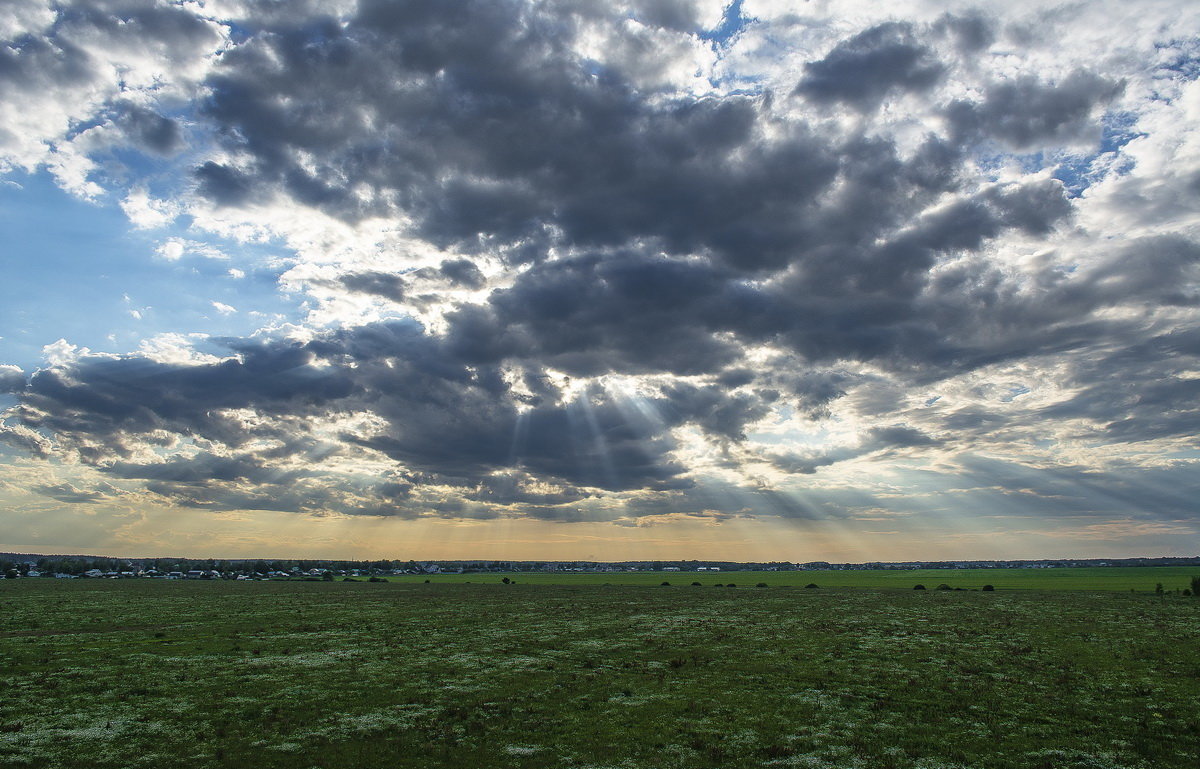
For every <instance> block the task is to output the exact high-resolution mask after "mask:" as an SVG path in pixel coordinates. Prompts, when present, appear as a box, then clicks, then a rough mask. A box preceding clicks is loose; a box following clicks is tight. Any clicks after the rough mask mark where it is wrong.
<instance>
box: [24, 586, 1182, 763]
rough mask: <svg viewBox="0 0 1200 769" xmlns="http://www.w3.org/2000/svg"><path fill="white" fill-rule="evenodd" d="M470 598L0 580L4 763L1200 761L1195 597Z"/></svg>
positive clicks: (455, 592)
mask: <svg viewBox="0 0 1200 769" xmlns="http://www.w3.org/2000/svg"><path fill="white" fill-rule="evenodd" d="M812 574H813V573H811V572H809V573H805V575H806V576H808V577H809V578H811V575H812ZM818 574H819V573H818ZM828 574H829V575H830V576H835V575H836V576H839V577H854V576H861V575H863V574H864V573H862V572H859V573H854V572H842V573H837V572H830V573H828ZM936 574H937V575H939V577H941V578H940V579H938V580H936V581H935V580H932V579H928V578H923V579H925V581H926V582H927V586H929V587H933V586H934V585H936V584H937V582H939V581H945V582H947V583H948V584H951V585H952V586H956V585H957V583H958V580H957V579H946V578H945V575H947V574H949V575H951V576H953V573H948V572H936ZM474 576H475V580H473V584H471V585H465V584H444V583H443V584H439V583H437V582H431V583H430V584H424V582H423V580H422V581H419V582H415V583H411V582H405V583H399V582H395V581H393V582H390V583H387V584H378V583H376V584H372V583H345V582H334V583H321V582H240V583H239V582H200V581H196V582H188V581H182V582H166V581H139V580H129V581H106V580H105V581H101V580H94V581H82V580H80V581H65V580H62V581H59V580H5V581H0V692H3V696H0V766H3V767H30V768H33V767H37V768H38V769H41V768H42V767H52V768H54V769H58V768H59V767H61V768H62V769H73V768H74V767H79V768H80V769H83V768H84V767H86V769H109V768H112V769H116V768H117V767H121V768H129V769H140V768H144V769H162V768H163V767H210V766H211V767H253V768H254V769H274V768H276V767H278V768H279V769H284V768H286V769H293V768H295V767H299V768H301V769H310V768H311V767H320V768H321V769H341V768H343V767H344V768H346V769H351V768H354V769H374V768H375V767H378V768H379V769H384V767H388V768H392V767H426V768H429V767H513V768H518V767H528V768H530V769H534V768H541V767H564V768H570V769H583V768H584V767H591V768H593V769H598V768H600V767H605V768H611V769H640V768H641V767H645V768H646V769H665V768H667V767H680V768H685V767H760V766H798V767H813V768H816V767H831V768H838V769H841V768H845V769H876V768H881V769H950V768H952V767H953V768H958V769H989V768H992V767H995V768H997V769H999V768H1004V769H1009V768H1011V769H1030V768H1032V769H1119V768H1124V769H1134V768H1136V769H1163V768H1166V769H1170V768H1173V767H1180V768H1181V769H1182V768H1184V767H1187V768H1188V769H1193V768H1194V767H1196V766H1198V765H1200V655H1198V654H1197V653H1196V639H1197V637H1198V635H1200V633H1198V631H1200V599H1193V598H1190V597H1184V596H1180V595H1174V594H1167V595H1164V596H1156V595H1153V594H1147V593H1145V592H1138V593H1130V592H1128V587H1125V588H1124V589H1122V588H1114V589H1113V590H1110V591H1109V592H1099V591H1093V592H1089V591H1078V590H1077V591H1066V590H1058V591H1054V590H1003V589H1000V590H997V591H996V592H991V593H989V592H956V591H935V590H929V591H924V592H922V591H913V590H911V589H909V587H910V584H909V583H911V582H912V581H913V579H912V577H913V574H912V573H911V572H910V573H907V574H906V576H907V579H905V580H904V581H903V583H902V585H901V588H902V589H844V588H834V589H830V588H822V589H820V590H808V589H804V588H803V587H787V586H782V585H775V586H772V587H769V588H765V589H764V588H755V587H749V586H741V585H742V584H753V582H751V579H747V577H746V576H745V575H737V576H736V577H735V579H736V580H737V581H738V582H739V587H736V588H723V589H718V588H715V587H690V586H676V585H673V586H671V587H661V586H658V585H657V583H655V584H653V585H649V586H647V585H618V584H611V585H609V586H607V587H606V586H604V585H602V584H599V585H597V584H576V585H555V584H532V583H533V579H531V578H529V576H530V575H520V576H518V577H517V579H518V584H515V585H503V584H499V582H498V578H497V577H496V576H495V575H487V576H488V579H487V584H478V582H479V578H480V575H474ZM588 576H589V577H590V576H591V575H588ZM605 576H615V575H605ZM629 576H645V575H629ZM657 576H658V577H659V581H661V576H662V575H657ZM677 576H678V575H674V574H673V575H671V578H672V579H675V578H676V577H677ZM682 576H683V578H685V579H686V578H687V577H690V576H691V575H682ZM708 576H709V577H710V578H711V580H710V581H712V582H715V581H729V580H730V579H731V574H729V573H724V574H722V575H721V576H720V577H716V575H708ZM777 576H779V577H780V578H782V577H785V576H786V577H787V578H788V579H793V578H794V577H795V576H796V575H793V574H787V575H784V574H779V575H777ZM990 576H991V577H992V579H991V580H990V581H992V582H993V583H994V584H996V585H997V587H998V588H999V587H1000V586H1001V585H1002V584H1004V582H1003V580H1001V579H999V578H998V577H997V576H996V573H994V572H990ZM1039 576H1040V575H1039ZM1053 576H1056V575H1046V579H1050V578H1052V577H1053ZM1144 576H1145V575H1138V576H1137V577H1136V579H1138V580H1141V579H1143V578H1144ZM1081 579H1086V577H1081ZM610 581H612V582H614V583H615V581H616V580H610ZM687 581H688V582H690V581H691V580H690V579H689V580H687ZM753 581H754V582H757V581H767V582H770V581H771V579H770V575H768V576H762V577H761V578H758V577H755V578H753ZM813 581H816V582H818V583H821V582H829V580H826V579H821V578H818V579H815V580H813ZM1157 581H1162V582H1164V586H1165V587H1167V588H1168V589H1173V588H1174V587H1178V586H1179V585H1174V584H1170V583H1169V582H1168V578H1167V577H1165V576H1163V577H1161V578H1160V579H1158V580H1157ZM930 582H932V583H933V584H928V583H930ZM805 584H807V580H806V581H805ZM830 584H832V583H830ZM1055 584H1058V583H1055ZM1062 584H1066V583H1062ZM1138 584H1142V583H1140V582H1139V583H1138ZM961 586H962V587H974V585H972V584H971V583H969V582H968V581H966V580H965V579H964V580H963V582H962V584H961ZM1041 586H1042V587H1045V584H1042V585H1041ZM1152 586H1153V585H1151V587H1152Z"/></svg>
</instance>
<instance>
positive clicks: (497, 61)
mask: <svg viewBox="0 0 1200 769" xmlns="http://www.w3.org/2000/svg"><path fill="white" fill-rule="evenodd" d="M576 23H577V21H576V19H575V17H574V16H573V15H572V14H570V13H567V12H565V11H563V10H562V9H561V8H560V7H559V6H555V5H553V4H551V5H549V6H546V7H544V8H543V7H539V8H537V9H535V8H529V7H521V6H512V5H505V4H498V3H491V2H466V1H465V0H455V1H453V2H438V3H424V2H408V3H404V2H397V3H376V2H367V3H363V4H361V5H360V7H359V13H358V15H357V16H355V17H353V18H352V19H351V20H350V21H349V23H348V24H346V25H344V26H343V25H339V24H336V23H333V22H331V21H329V22H314V23H312V24H310V25H309V26H307V27H306V28H304V29H303V30H298V29H279V30H274V31H271V32H263V33H262V34H260V35H258V36H256V37H255V38H253V39H252V40H250V41H248V42H247V43H245V44H243V45H241V46H238V47H237V48H236V49H234V50H232V51H230V52H229V53H228V54H227V55H226V56H225V57H224V58H223V60H222V66H221V67H220V68H219V69H218V70H217V72H216V73H215V74H214V76H213V77H212V78H211V81H210V85H211V87H212V94H213V95H212V98H211V101H210V103H209V105H208V108H207V115H208V117H209V118H210V119H212V120H213V121H215V123H216V124H217V125H218V126H219V127H220V129H221V131H222V133H223V135H225V136H227V137H230V148H231V149H233V150H236V151H237V152H239V153H241V154H242V155H243V156H244V157H246V158H248V160H247V161H246V162H242V161H239V162H238V163H237V164H236V165H234V164H230V163H224V164H218V163H216V162H212V163H209V164H206V165H204V166H201V167H200V168H199V169H198V170H197V177H198V180H199V182H200V191H201V193H202V194H205V195H207V196H209V197H211V198H212V199H213V200H214V201H216V202H219V203H222V204H226V205H232V204H236V203H238V202H241V201H243V200H245V199H247V196H248V195H251V194H266V193H267V192H275V191H282V192H284V193H285V194H287V195H290V196H292V197H293V198H294V199H296V200H298V201H301V202H304V203H306V204H309V205H313V206H316V207H319V208H321V209H322V210H325V211H327V212H329V213H332V214H334V215H336V216H341V217H344V218H347V219H356V218H358V217H361V216H364V215H367V214H372V213H389V212H390V211H391V210H392V209H391V208H390V206H392V205H393V203H391V202H388V201H394V205H398V206H399V207H400V208H401V209H403V210H404V211H405V212H406V213H407V214H408V215H410V216H413V217H415V219H416V221H417V223H418V227H419V230H420V232H421V233H422V234H423V235H424V236H425V237H427V238H429V239H430V240H432V241H434V242H436V243H438V244H442V245H450V244H454V245H456V246H457V247H458V248H461V249H467V248H477V247H479V246H480V245H481V240H480V239H481V238H482V239H484V240H483V241H482V243H486V244H488V245H489V247H495V248H499V247H506V248H509V249H511V250H510V251H508V253H509V255H510V257H512V258H516V259H520V260H527V259H534V258H539V254H538V253H537V250H535V251H534V252H533V253H529V252H528V251H527V250H525V249H523V248H522V244H527V243H529V242H533V243H538V242H546V239H547V238H550V239H551V240H553V241H558V240H565V242H567V243H569V244H571V245H575V246H601V247H607V246H616V245H620V244H624V243H627V242H629V241H630V240H632V239H652V240H654V241H656V242H660V243H661V244H662V246H663V247H664V248H666V249H668V250H669V251H671V252H674V253H692V252H698V251H712V252H714V253H717V254H719V255H720V256H722V257H723V258H725V259H727V260H729V261H730V262H731V263H737V264H739V265H742V266H744V267H747V268H758V267H759V266H761V265H767V264H775V265H778V264H781V263H782V262H784V261H786V259H787V256H788V253H789V251H790V250H791V249H793V248H794V247H795V246H796V244H797V242H798V240H799V239H802V238H803V237H804V233H803V232H802V231H800V230H798V229H797V225H798V222H799V219H800V217H801V215H802V213H803V211H804V209H805V207H806V206H808V205H810V204H811V203H812V201H813V200H814V198H815V196H816V195H818V194H819V193H820V192H821V191H822V190H823V189H825V188H826V187H827V186H828V185H829V184H830V183H831V182H832V181H833V180H834V178H835V176H836V174H837V172H838V160H837V157H836V156H835V154H834V152H833V150H832V149H831V148H830V147H828V146H827V145H826V144H825V143H824V142H823V141H821V140H819V139H817V138H815V137H813V136H810V135H809V134H808V133H807V132H806V131H805V130H804V127H803V126H802V125H795V126H792V127H791V128H789V129H788V130H787V133H786V135H784V136H782V137H780V138H777V139H774V140H772V141H770V142H765V141H762V140H761V138H760V137H759V133H760V132H761V130H762V128H763V126H762V124H761V108H762V101H761V98H757V97H749V96H731V97H726V98H723V99H715V98H701V99H697V98H673V99H668V100H660V99H659V100H652V99H649V98H647V97H646V95H644V94H641V93H639V92H638V91H637V90H636V89H635V88H634V87H633V86H632V85H631V84H630V83H627V82H625V81H623V80H621V79H620V78H619V77H617V76H616V75H613V74H600V75H596V74H594V73H593V72H591V71H589V69H588V67H587V66H586V63H585V62H583V61H580V60H579V59H578V58H577V56H576V55H575V54H574V53H573V52H572V51H571V50H570V49H569V48H568V47H567V46H566V43H567V42H569V40H570V36H571V35H572V33H573V32H572V30H573V28H574V26H575V25H576ZM778 127H779V126H776V129H777V128H778ZM302 153H303V154H305V155H306V156H307V157H308V158H310V160H312V159H315V162H316V167H315V168H314V167H312V165H306V164H304V163H302V162H301V161H300V160H299V158H300V156H301V154H302ZM337 180H353V188H352V187H351V185H349V184H347V183H343V182H339V181H337ZM364 190H366V191H367V192H368V193H369V194H367V195H365V196H364V194H363V191H364ZM767 201H772V202H771V203H770V204H769V205H764V204H765V203H766V202H767ZM548 225H552V227H553V230H554V231H556V232H557V233H559V234H557V235H554V234H548V230H547V226H548ZM540 250H543V251H544V248H543V249H540Z"/></svg>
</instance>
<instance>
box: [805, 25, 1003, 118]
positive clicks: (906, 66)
mask: <svg viewBox="0 0 1200 769" xmlns="http://www.w3.org/2000/svg"><path fill="white" fill-rule="evenodd" d="M978 37H979V35H978V33H976V34H975V38H976V39H978ZM943 73H944V67H943V66H942V65H941V63H940V62H938V61H937V60H936V58H935V57H934V55H933V52H932V51H931V50H930V49H929V48H927V47H926V46H924V45H922V44H921V43H920V42H919V41H918V39H917V36H916V34H915V32H914V29H913V27H912V25H911V24H907V23H905V22H888V23H885V24H880V25H878V26H875V27H871V28H870V29H867V30H864V31H863V32H860V33H858V34H857V35H854V36H853V37H850V38H848V39H846V40H843V41H841V42H839V43H838V44H837V45H835V46H834V47H833V50H832V51H830V52H829V54H828V55H827V56H826V57H825V58H823V59H821V60H820V61H815V62H811V63H809V64H808V65H806V66H805V68H804V77H803V78H802V79H801V80H800V83H799V85H797V86H796V90H795V93H797V94H801V95H803V96H805V97H806V98H808V99H810V100H812V101H814V102H816V103H818V104H822V103H831V102H840V103H843V104H847V105H849V106H852V107H854V108H856V109H859V110H870V109H875V108H876V107H878V106H879V104H880V103H881V102H882V101H883V99H884V98H885V97H886V96H887V95H888V94H889V92H892V91H926V90H928V89H930V88H932V87H933V86H934V85H935V84H936V83H937V81H938V80H939V79H940V78H941V77H942V75H943Z"/></svg>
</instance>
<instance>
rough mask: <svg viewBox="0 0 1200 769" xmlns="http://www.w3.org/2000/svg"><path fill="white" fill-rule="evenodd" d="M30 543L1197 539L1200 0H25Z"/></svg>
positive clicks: (1137, 543) (570, 554)
mask: <svg viewBox="0 0 1200 769" xmlns="http://www.w3.org/2000/svg"><path fill="white" fill-rule="evenodd" d="M0 41H2V42H0V269H3V279H2V280H0V550H11V551H19V552H42V553H76V552H87V553H96V554H107V555H130V556H132V555H144V556H150V555H179V556H195V557H324V558H403V559H408V558H430V559H433V558H440V559H451V558H459V559H475V558H480V559H528V560H536V559H545V560H574V559H589V560H625V559H681V558H696V559H712V560H716V559H725V560H764V561H765V560H779V561H783V560H786V561H811V560H828V561H836V562H841V561H869V560H941V559H968V558H980V559H988V558H1014V559H1015V558H1053V557H1121V556H1141V555H1151V556H1158V555H1163V556H1165V555H1196V554H1197V553H1200V502H1198V500H1200V450H1198V449H1200V446H1198V445H1197V440H1196V435H1197V432H1198V431H1200V325H1198V323H1197V321H1198V320H1200V310H1198V307H1200V287H1198V284H1197V277H1198V271H1200V79H1198V78H1200V14H1196V13H1195V12H1194V11H1192V9H1191V7H1190V4H1189V3H1187V2H1183V0H1174V1H1172V0H1119V1H1115V0H1113V1H1110V0H1094V1H1092V2H1033V1H1031V0H1013V1H1011V2H1005V3H975V4H971V3H956V2H944V1H943V2H927V1H925V0H896V1H895V2H888V3H880V2H875V1H874V0H838V1H833V0H811V1H810V2H795V1H793V0H789V1H787V2H785V1H783V0H739V1H738V2H734V3H732V4H729V3H727V2H725V1H724V0H716V1H715V2H712V1H710V0H613V1H612V2H605V3H589V2H580V1H579V0H541V1H540V2H532V1H526V0H358V1H357V2H355V1H354V0H320V1H318V0H291V1H289V2H280V0H203V1H201V0H157V1H154V0H80V1H79V2H70V1H69V0H66V1H62V2H45V1H44V0H7V2H6V3H5V5H4V8H3V10H0Z"/></svg>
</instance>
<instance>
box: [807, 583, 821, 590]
mask: <svg viewBox="0 0 1200 769" xmlns="http://www.w3.org/2000/svg"><path fill="white" fill-rule="evenodd" d="M804 587H805V588H806V589H807V588H810V587H816V588H819V587H820V585H818V584H817V583H816V582H809V583H808V584H807V585H805V586H804Z"/></svg>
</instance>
